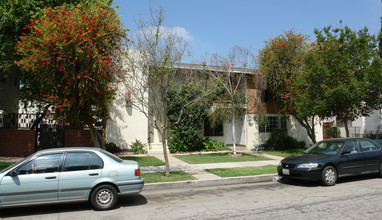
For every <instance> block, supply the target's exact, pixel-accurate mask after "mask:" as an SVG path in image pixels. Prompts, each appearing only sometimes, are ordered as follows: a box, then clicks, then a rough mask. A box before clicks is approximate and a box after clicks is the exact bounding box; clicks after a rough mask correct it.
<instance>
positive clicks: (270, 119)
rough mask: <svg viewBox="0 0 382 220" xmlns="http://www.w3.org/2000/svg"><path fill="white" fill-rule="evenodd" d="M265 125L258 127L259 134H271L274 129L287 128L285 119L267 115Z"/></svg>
mask: <svg viewBox="0 0 382 220" xmlns="http://www.w3.org/2000/svg"><path fill="white" fill-rule="evenodd" d="M265 120H266V123H265V124H263V125H259V133H271V132H272V131H273V130H274V129H278V128H287V118H286V117H279V116H273V115H268V116H265Z"/></svg>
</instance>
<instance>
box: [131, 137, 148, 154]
mask: <svg viewBox="0 0 382 220" xmlns="http://www.w3.org/2000/svg"><path fill="white" fill-rule="evenodd" d="M146 146H147V144H144V143H142V142H141V141H139V140H137V139H135V142H133V143H131V145H130V147H131V150H132V151H133V153H134V154H145V153H147V150H146Z"/></svg>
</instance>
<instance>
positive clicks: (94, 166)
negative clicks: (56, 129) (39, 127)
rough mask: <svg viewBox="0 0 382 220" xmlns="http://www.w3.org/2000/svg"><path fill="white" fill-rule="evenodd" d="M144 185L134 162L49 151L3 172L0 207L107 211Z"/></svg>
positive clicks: (89, 152)
mask: <svg viewBox="0 0 382 220" xmlns="http://www.w3.org/2000/svg"><path fill="white" fill-rule="evenodd" d="M143 185H144V180H143V178H142V177H141V176H140V167H139V165H138V163H137V162H135V161H127V160H122V159H120V158H119V157H117V156H115V155H113V154H111V153H109V152H107V151H104V150H102V149H98V148H55V149H48V150H42V151H39V152H37V153H35V154H33V155H31V156H29V157H27V158H26V159H24V160H22V161H21V162H19V163H17V164H14V165H12V166H10V167H8V168H6V169H4V170H1V171H0V207H8V206H19V205H35V204H44V203H56V202H57V203H59V202H72V201H89V202H90V203H91V204H92V205H93V207H94V208H95V209H97V210H107V209H111V208H113V206H114V205H115V204H116V203H117V200H118V195H126V194H136V193H140V192H141V191H142V188H143Z"/></svg>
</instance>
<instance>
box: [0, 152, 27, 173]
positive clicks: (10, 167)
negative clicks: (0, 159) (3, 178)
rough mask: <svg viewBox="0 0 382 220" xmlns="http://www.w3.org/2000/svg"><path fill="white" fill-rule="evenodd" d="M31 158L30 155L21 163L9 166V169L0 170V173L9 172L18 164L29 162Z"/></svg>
mask: <svg viewBox="0 0 382 220" xmlns="http://www.w3.org/2000/svg"><path fill="white" fill-rule="evenodd" d="M32 156H33V155H30V156H28V157H26V158H25V159H23V160H21V161H19V162H17V163H14V164H12V165H10V166H9V167H6V168H4V169H2V170H0V173H4V172H7V171H8V170H11V169H12V168H13V167H15V166H16V165H19V164H20V163H24V161H27V160H29V159H30V158H31V157H32Z"/></svg>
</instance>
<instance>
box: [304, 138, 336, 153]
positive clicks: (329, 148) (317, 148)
mask: <svg viewBox="0 0 382 220" xmlns="http://www.w3.org/2000/svg"><path fill="white" fill-rule="evenodd" d="M342 145H343V142H342V141H323V142H319V143H317V144H315V145H313V146H311V147H310V148H308V149H306V150H305V151H304V153H306V154H336V153H338V152H339V150H340V149H341V147H342Z"/></svg>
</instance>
